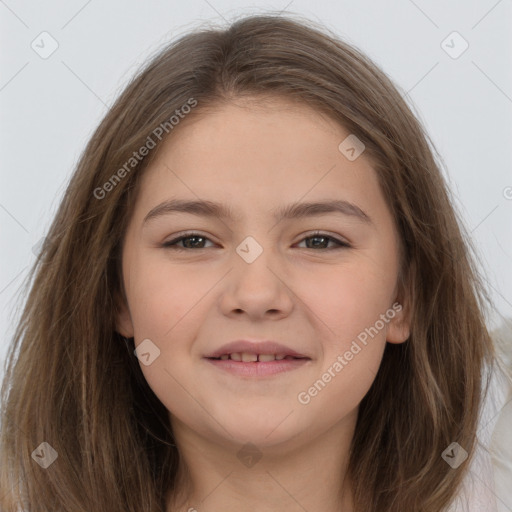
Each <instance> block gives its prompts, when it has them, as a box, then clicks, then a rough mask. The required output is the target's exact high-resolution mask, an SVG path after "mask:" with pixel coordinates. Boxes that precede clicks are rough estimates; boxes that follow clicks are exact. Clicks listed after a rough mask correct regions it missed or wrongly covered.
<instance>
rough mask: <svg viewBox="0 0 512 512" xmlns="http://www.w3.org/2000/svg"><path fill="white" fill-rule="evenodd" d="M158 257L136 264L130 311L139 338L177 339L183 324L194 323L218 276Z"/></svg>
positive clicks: (164, 340)
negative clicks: (178, 330)
mask: <svg viewBox="0 0 512 512" xmlns="http://www.w3.org/2000/svg"><path fill="white" fill-rule="evenodd" d="M157 256H158V257H154V258H146V260H145V261H142V259H141V260H140V261H139V263H138V264H136V265H134V266H133V269H134V272H133V273H132V287H131V304H130V310H131V313H132V319H133V323H134V328H135V332H136V335H135V336H136V339H143V338H151V337H152V336H153V337H154V338H155V339H158V340H161V341H162V342H166V341H168V340H169V339H172V338H175V334H174V333H175V331H176V330H177V329H178V328H179V327H180V324H182V323H188V324H189V325H190V322H191V321H193V318H194V317H195V316H197V315H198V311H200V310H201V308H200V307H198V306H200V304H201V302H202V301H203V299H204V298H205V297H206V295H207V294H208V292H209V291H210V290H211V288H212V287H213V286H214V284H215V282H216V281H217V280H218V278H216V276H214V275H212V273H211V271H210V272H202V273H199V272H196V271H194V270H191V268H190V266H189V265H185V264H184V265H177V264H175V263H174V264H173V263H171V262H169V261H167V260H166V259H165V258H162V257H161V255H157ZM191 319H192V320H191ZM196 325H197V323H196Z"/></svg>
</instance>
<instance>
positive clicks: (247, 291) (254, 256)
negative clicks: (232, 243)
mask: <svg viewBox="0 0 512 512" xmlns="http://www.w3.org/2000/svg"><path fill="white" fill-rule="evenodd" d="M262 236H263V235H262ZM270 239H271V237H270V236H267V237H266V238H265V240H266V241H267V244H268V242H269V240H270ZM260 240H261V237H260ZM235 250H236V255H237V258H236V259H235V261H234V267H233V269H232V271H231V272H230V277H229V278H228V279H229V283H230V284H229V286H228V287H227V288H226V290H225V296H224V301H223V302H224V306H225V307H227V308H228V309H229V310H230V311H233V310H243V311H245V312H247V313H250V314H254V315H257V314H264V313H265V312H266V311H268V310H273V311H275V310H277V311H281V312H283V313H284V312H288V310H289V309H290V307H291V304H292V301H291V297H290V296H289V292H288V291H287V287H286V286H285V285H284V278H283V276H280V271H279V268H280V267H281V265H280V263H279V261H278V260H279V258H278V256H277V253H278V251H276V250H275V248H274V247H269V246H267V247H264V246H263V240H262V243H260V242H258V240H257V239H256V237H255V236H252V235H250V236H247V237H245V238H244V239H243V240H242V242H240V244H238V246H237V247H236V249H235Z"/></svg>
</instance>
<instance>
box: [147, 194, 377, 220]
mask: <svg viewBox="0 0 512 512" xmlns="http://www.w3.org/2000/svg"><path fill="white" fill-rule="evenodd" d="M271 212H272V213H273V216H274V219H275V220H277V221H280V220H282V219H297V218H304V217H312V216H320V215H325V214H329V213H341V214H343V215H346V216H351V217H355V218H356V219H359V220H361V221H363V222H365V223H367V224H372V220H371V219H370V217H369V216H368V214H366V213H365V212H364V211H363V210H361V208H359V206H356V205H355V204H353V203H350V202H348V201H344V200H332V201H321V202H312V203H292V204H289V205H287V206H284V207H280V208H278V209H272V210H271ZM173 213H189V214H192V215H198V216H203V217H216V218H221V219H229V220H233V219H235V218H238V217H236V216H235V215H234V213H233V211H232V210H231V209H230V208H229V207H228V206H227V205H224V204H221V203H216V202H214V201H206V200H183V199H170V200H167V201H164V202H162V203H160V204H158V205H157V206H155V207H154V208H153V209H151V210H150V211H149V213H148V214H147V215H146V216H145V217H144V221H143V224H146V223H147V222H149V221H151V220H153V219H156V218H158V217H161V216H163V215H169V214H173Z"/></svg>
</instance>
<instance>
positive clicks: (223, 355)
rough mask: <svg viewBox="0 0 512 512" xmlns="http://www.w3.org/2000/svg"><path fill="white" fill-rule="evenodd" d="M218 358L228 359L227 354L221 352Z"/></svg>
mask: <svg viewBox="0 0 512 512" xmlns="http://www.w3.org/2000/svg"><path fill="white" fill-rule="evenodd" d="M220 358H221V359H222V360H223V361H225V360H226V359H229V354H222V355H221V356H220Z"/></svg>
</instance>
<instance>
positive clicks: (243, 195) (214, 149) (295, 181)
mask: <svg viewBox="0 0 512 512" xmlns="http://www.w3.org/2000/svg"><path fill="white" fill-rule="evenodd" d="M197 108H199V106H198V107H197ZM198 114H199V115H198ZM349 135H350V133H349V132H348V131H347V130H346V129H345V128H344V127H343V126H341V125H340V124H338V123H336V122H335V121H334V120H332V119H331V118H328V117H327V116H324V115H322V114H320V113H318V112H316V111H315V110H314V109H313V108H311V107H310V106H308V105H304V104H302V103H299V102H295V101H291V100H290V101H288V100H282V99H275V98H272V99H266V100H265V101H264V102H257V101H256V100H254V99H250V100H245V99H244V100H239V101H236V102H230V103H227V104H223V105H217V106H215V107H214V108H208V109H204V110H203V111H201V110H198V111H196V113H194V114H193V117H192V116H191V117H190V118H189V119H187V118H185V119H184V120H183V121H182V122H181V124H180V125H178V126H177V127H175V130H174V131H173V132H172V133H171V136H169V137H168V138H167V139H166V140H165V141H164V142H163V143H162V145H161V146H160V148H159V150H158V154H157V156H156V158H155V160H154V161H153V162H152V163H151V164H150V165H149V166H148V168H147V169H146V171H145V173H144V176H143V177H142V181H141V187H140V189H139V196H140V197H139V199H138V201H137V203H138V204H142V205H143V209H144V210H145V211H144V216H146V215H147V213H148V212H149V211H150V210H151V209H152V208H154V207H155V206H156V205H157V204H159V203H160V202H163V201H165V200H168V199H171V198H178V199H187V200H190V199H206V200H212V201H218V202H224V203H226V204H228V205H230V206H231V211H232V213H233V217H234V218H235V217H237V216H239V213H243V215H245V214H246V212H247V211H250V212H254V214H258V212H259V210H261V209H264V210H265V211H267V212H269V213H271V210H272V211H274V210H275V209H276V208H279V207H280V206H282V205H283V204H284V203H286V204H292V203H297V202H299V201H300V200H301V199H302V198H303V199H304V201H306V200H307V202H314V201H317V200H325V199H331V200H332V199H336V198H337V197H336V196H337V195H338V194H341V195H343V197H339V199H345V200H346V201H349V202H352V203H354V202H357V201H358V200H360V199H362V197H363V196H365V195H366V196H368V195H369V196H370V197H371V196H372V194H373V195H375V194H378V184H377V181H376V175H375V171H374V170H373V167H372V165H371V162H370V160H368V159H366V158H365V156H364V154H363V155H361V156H360V157H359V158H357V159H356V160H354V161H350V160H348V159H347V158H346V157H345V156H344V155H343V154H342V153H341V152H340V149H339V145H340V143H341V142H342V141H344V140H345V139H346V138H347V137H348V136H349ZM327 196H329V197H327ZM141 215H142V214H141Z"/></svg>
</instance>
